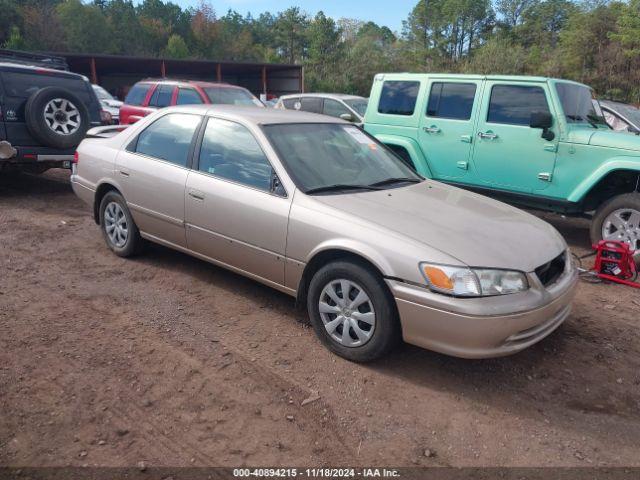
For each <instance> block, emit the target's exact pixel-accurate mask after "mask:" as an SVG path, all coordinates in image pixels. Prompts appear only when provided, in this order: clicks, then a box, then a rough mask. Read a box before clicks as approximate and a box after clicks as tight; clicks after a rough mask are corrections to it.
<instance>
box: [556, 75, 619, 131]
mask: <svg viewBox="0 0 640 480" xmlns="http://www.w3.org/2000/svg"><path fill="white" fill-rule="evenodd" d="M556 91H557V92H558V97H560V103H561V104H562V110H563V111H564V116H565V117H566V119H567V122H568V123H589V124H591V125H592V126H594V127H595V126H597V125H601V126H603V127H605V128H606V126H607V122H606V121H605V120H604V116H603V114H602V110H601V109H600V104H599V103H598V101H597V100H596V99H595V98H594V96H593V92H592V90H591V89H590V88H588V87H585V86H582V85H574V84H572V83H562V82H561V83H557V84H556Z"/></svg>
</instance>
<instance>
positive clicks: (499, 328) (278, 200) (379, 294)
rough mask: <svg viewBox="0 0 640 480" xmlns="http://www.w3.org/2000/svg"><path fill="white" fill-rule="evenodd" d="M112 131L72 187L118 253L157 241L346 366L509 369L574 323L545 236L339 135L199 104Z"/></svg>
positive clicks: (563, 264)
mask: <svg viewBox="0 0 640 480" xmlns="http://www.w3.org/2000/svg"><path fill="white" fill-rule="evenodd" d="M112 128H113V127H103V128H102V129H100V128H98V129H94V130H92V131H90V132H89V134H88V138H87V139H86V140H84V141H83V142H82V143H81V145H80V146H79V147H78V152H77V156H76V163H75V165H74V171H73V175H72V177H71V181H72V184H73V189H74V191H75V192H76V194H77V195H78V196H79V197H80V198H82V199H83V200H84V201H85V202H87V203H88V204H89V205H91V206H92V208H93V214H94V217H95V221H96V223H98V224H99V225H100V228H101V230H102V233H103V236H104V239H105V241H106V243H107V245H108V246H109V248H110V249H111V250H113V252H115V253H116V254H117V255H120V256H123V257H128V256H130V255H134V254H136V253H138V252H139V251H140V249H141V247H143V245H144V242H145V241H152V242H156V243H159V244H162V245H165V246H167V247H171V248H174V249H176V250H180V251H182V252H186V253H188V254H191V255H194V256H196V257H198V258H201V259H203V260H206V261H208V262H211V263H214V264H216V265H219V266H222V267H224V268H228V269H229V270H233V271H234V272H238V273H241V274H243V275H246V276H248V277H251V278H253V279H255V280H257V281H259V282H262V283H264V284H266V285H269V286H271V287H273V288H275V289H278V290H281V291H283V292H286V293H288V294H289V295H291V296H294V297H296V298H297V300H298V302H299V303H300V304H302V305H306V308H307V310H308V313H309V317H310V319H311V323H312V324H313V327H314V329H315V331H316V333H317V335H318V337H319V338H320V340H321V341H322V342H323V343H324V344H325V345H326V346H327V347H328V348H329V349H331V350H332V351H333V352H335V353H337V354H338V355H341V356H343V357H345V358H348V359H350V360H354V361H368V360H372V359H375V358H378V357H380V356H381V355H383V354H385V353H386V352H388V351H389V350H390V349H391V348H392V347H393V346H394V345H395V344H396V343H397V342H398V341H399V340H400V339H404V340H405V341H406V342H408V343H412V344H415V345H419V346H421V347H425V348H429V349H432V350H436V351H438V352H443V353H446V354H449V355H455V356H459V357H467V358H483V357H494V356H500V355H507V354H511V353H515V352H518V351H520V350H522V349H524V348H526V347H528V346H529V345H532V344H533V343H535V342H538V341H539V340H541V339H542V338H544V337H545V336H547V335H549V334H550V333H551V332H552V331H553V330H555V329H556V328H557V327H558V326H559V325H560V324H561V323H562V322H563V321H564V320H565V319H566V318H567V316H568V315H569V312H570V309H571V302H572V298H573V295H574V290H575V286H576V281H577V272H576V269H575V268H574V266H573V264H572V262H571V257H570V254H569V252H568V250H567V245H566V244H565V242H564V240H563V239H562V237H561V236H560V235H559V234H558V232H557V231H556V230H555V229H554V228H553V227H551V226H550V225H549V224H547V223H545V222H544V221H542V220H539V219H538V218H535V217H533V216H531V215H529V214H527V213H525V212H523V211H521V210H518V209H516V208H513V207H511V206H508V205H505V204H503V203H500V202H497V201H494V200H491V199H489V198H486V197H483V196H480V195H477V194H474V193H470V192H467V191H464V190H460V189H458V188H454V187H451V186H447V185H444V184H441V183H437V182H433V181H430V180H426V179H424V178H422V177H420V176H419V175H417V174H416V173H415V172H413V171H412V170H411V169H410V168H409V167H407V166H406V165H405V164H404V163H403V162H402V160H401V159H399V158H398V157H396V156H395V155H394V154H393V153H391V152H390V151H389V150H387V149H386V148H385V147H384V146H383V145H381V144H380V143H378V142H377V141H376V140H375V139H373V138H372V137H370V136H369V135H367V134H366V133H364V132H363V131H362V130H360V129H358V128H357V127H355V126H353V125H351V124H349V123H347V122H343V121H341V120H336V119H334V118H331V117H325V116H320V115H315V114H310V113H303V112H293V111H287V110H271V109H257V108H243V107H232V106H217V107H212V106H210V105H209V106H205V105H199V106H184V107H172V108H168V109H163V110H160V111H158V112H156V113H154V114H152V115H150V116H149V117H146V118H144V119H143V120H141V121H140V122H138V123H136V124H135V125H133V126H131V127H129V128H126V129H125V130H124V131H121V132H119V133H115V134H114V132H113V131H112V130H110V129H112Z"/></svg>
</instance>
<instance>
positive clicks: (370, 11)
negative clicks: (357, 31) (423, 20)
mask: <svg viewBox="0 0 640 480" xmlns="http://www.w3.org/2000/svg"><path fill="white" fill-rule="evenodd" d="M171 1H172V2H173V3H177V4H178V5H180V6H182V7H190V6H197V5H198V3H199V1H198V0H171ZM209 3H211V5H212V6H213V8H214V9H215V11H216V14H217V15H218V16H222V15H224V14H225V13H226V12H227V10H229V9H230V8H231V9H233V10H236V11H237V12H239V13H240V14H242V15H244V14H246V13H247V12H251V14H252V15H254V16H258V15H259V14H260V13H262V12H267V11H268V12H271V13H274V14H275V13H277V12H281V11H282V10H286V9H287V8H289V7H300V9H301V10H303V11H305V12H307V13H309V14H311V15H315V14H316V12H318V10H322V11H323V12H324V13H325V14H326V15H328V16H330V17H333V18H334V19H336V20H337V19H338V18H341V17H347V18H355V19H358V20H363V21H365V22H366V21H373V22H375V23H377V24H378V25H385V26H387V27H389V28H390V29H391V30H393V31H397V32H400V31H401V30H402V21H403V20H406V19H407V16H408V15H409V12H411V10H412V9H413V7H414V6H415V5H416V3H418V2H417V0H325V1H324V2H322V1H312V0H291V1H288V0H285V1H275V0H209Z"/></svg>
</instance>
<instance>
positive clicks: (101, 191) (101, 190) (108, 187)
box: [93, 182, 122, 225]
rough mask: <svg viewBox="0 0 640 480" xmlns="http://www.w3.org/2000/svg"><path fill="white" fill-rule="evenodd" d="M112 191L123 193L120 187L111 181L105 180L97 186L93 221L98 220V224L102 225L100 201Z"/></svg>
mask: <svg viewBox="0 0 640 480" xmlns="http://www.w3.org/2000/svg"><path fill="white" fill-rule="evenodd" d="M112 191H113V192H117V193H119V194H120V195H122V192H121V191H120V190H119V189H118V187H116V186H115V185H114V184H112V183H109V182H103V183H101V184H100V185H98V188H96V193H95V195H94V197H93V221H94V222H96V224H97V225H100V203H101V202H102V199H103V198H104V196H105V195H106V194H107V193H109V192H112Z"/></svg>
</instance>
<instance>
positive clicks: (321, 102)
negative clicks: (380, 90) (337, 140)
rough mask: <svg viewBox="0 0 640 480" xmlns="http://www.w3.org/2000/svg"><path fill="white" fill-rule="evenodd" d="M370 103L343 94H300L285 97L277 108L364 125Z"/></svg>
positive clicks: (367, 100)
mask: <svg viewBox="0 0 640 480" xmlns="http://www.w3.org/2000/svg"><path fill="white" fill-rule="evenodd" d="M368 102H369V99H368V98H364V97H358V96H357V95H346V94H343V93H299V94H295V95H283V96H282V97H280V99H279V100H278V103H277V104H276V106H275V108H280V109H285V110H301V111H303V112H311V113H322V114H324V115H329V116H330V117H335V118H341V119H342V120H346V121H347V122H351V123H354V124H356V125H362V124H363V123H364V114H365V112H366V111H367V103H368Z"/></svg>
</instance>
